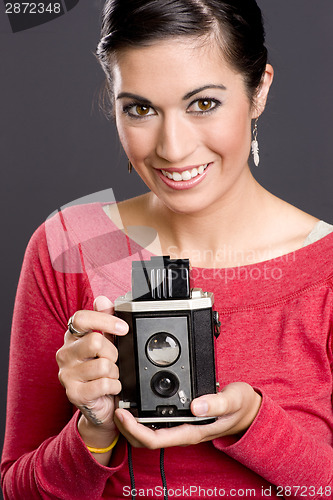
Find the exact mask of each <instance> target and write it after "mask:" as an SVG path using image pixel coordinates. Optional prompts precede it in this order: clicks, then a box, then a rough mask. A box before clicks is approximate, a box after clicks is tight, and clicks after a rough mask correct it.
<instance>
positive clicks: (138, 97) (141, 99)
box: [117, 84, 227, 106]
mask: <svg viewBox="0 0 333 500" xmlns="http://www.w3.org/2000/svg"><path fill="white" fill-rule="evenodd" d="M207 89H222V90H227V87H225V86H224V85H214V84H209V85H204V86H202V87H199V88H197V89H194V90H191V91H190V92H188V93H187V94H185V95H184V97H183V101H187V100H188V99H190V98H191V97H193V96H194V95H195V94H199V92H203V91H204V90H207ZM124 98H128V99H134V100H136V101H139V102H144V103H145V104H146V105H147V106H152V104H153V103H152V102H151V101H150V100H149V99H147V98H146V97H143V96H141V95H138V94H132V93H131V92H120V94H118V96H117V99H124Z"/></svg>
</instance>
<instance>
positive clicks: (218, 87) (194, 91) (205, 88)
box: [183, 84, 227, 101]
mask: <svg viewBox="0 0 333 500" xmlns="http://www.w3.org/2000/svg"><path fill="white" fill-rule="evenodd" d="M207 89H222V90H227V87H225V86H224V85H214V84H209V85H204V86H203V87H199V88H198V89H195V90H191V92H188V93H187V94H185V95H184V97H183V101H187V99H190V98H191V97H193V96H194V95H195V94H199V92H202V91H203V90H207Z"/></svg>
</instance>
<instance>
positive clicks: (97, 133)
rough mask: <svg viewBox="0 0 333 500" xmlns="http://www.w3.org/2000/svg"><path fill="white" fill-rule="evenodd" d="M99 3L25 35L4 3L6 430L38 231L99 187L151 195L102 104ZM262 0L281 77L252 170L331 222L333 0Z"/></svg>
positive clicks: (1, 394) (0, 149)
mask: <svg viewBox="0 0 333 500" xmlns="http://www.w3.org/2000/svg"><path fill="white" fill-rule="evenodd" d="M102 4H103V2H102V1H101V0H81V1H80V2H79V4H78V6H77V7H75V8H74V9H73V10H71V11H70V12H68V13H67V14H66V15H64V16H62V17H60V18H58V19H56V20H54V21H52V22H50V23H48V24H45V25H42V26H39V27H36V28H33V29H30V30H27V31H24V32H20V33H16V34H13V33H11V30H10V26H9V22H8V19H7V18H6V16H5V13H4V5H3V3H2V4H1V5H0V61H1V64H0V68H1V69H0V71H1V79H0V89H1V92H0V110H1V111H0V116H1V119H0V155H1V182H0V189H1V196H0V202H1V233H0V234H1V235H2V245H1V257H2V258H1V262H2V266H1V269H2V273H1V275H2V276H1V277H2V280H1V281H2V286H1V334H0V335H1V337H0V339H1V340H0V341H1V350H0V356H1V362H0V370H1V378H0V380H1V384H0V398H1V408H0V411H1V415H0V425H1V433H2V434H3V429H4V418H5V397H6V379H7V366H8V348H9V332H10V322H11V314H12V309H13V304H14V297H15V289H16V285H17V281H18V277H19V271H20V267H21V263H22V258H23V254H24V250H25V247H26V244H27V242H28V239H29V237H30V236H31V234H32V232H33V231H34V230H35V229H36V228H37V227H38V226H39V224H41V223H42V222H43V221H44V220H45V219H46V218H47V217H48V215H50V214H51V213H52V212H53V211H54V210H55V209H57V207H60V206H62V205H64V204H66V203H69V202H71V201H72V200H75V199H77V198H80V197H82V196H85V195H88V194H90V193H92V192H97V191H101V190H104V189H107V188H110V187H112V188H113V190H114V193H115V196H116V199H117V200H120V199H124V198H128V197H131V196H134V195H137V194H140V193H142V192H144V191H145V186H144V185H143V183H142V182H141V181H140V179H139V178H138V177H137V175H136V174H135V173H133V174H132V175H131V176H129V175H128V173H127V165H126V159H125V157H124V155H123V154H122V153H121V147H120V145H119V141H118V139H117V136H116V133H115V129H114V126H113V124H112V123H111V122H108V121H107V120H106V119H105V118H104V117H103V115H102V114H101V113H100V111H99V109H98V99H97V95H98V93H99V90H100V88H101V87H102V83H103V80H104V77H103V74H102V71H101V69H100V68H99V66H98V64H97V62H96V60H95V58H94V56H93V51H94V48H95V45H96V43H97V40H98V32H99V14H100V10H101V6H102ZM259 4H260V6H261V7H262V9H263V13H264V17H265V21H266V31H267V45H268V49H269V52H270V61H271V62H272V64H273V65H274V68H275V72H276V74H275V81H274V85H273V88H272V90H271V93H270V97H269V103H268V107H267V109H266V111H265V114H264V116H263V117H262V118H261V119H260V122H259V145H260V151H261V163H260V166H259V167H258V169H256V170H255V175H256V177H257V179H258V180H259V181H261V182H262V183H263V185H264V186H265V187H266V188H267V189H269V190H271V191H272V192H273V193H274V194H276V195H277V196H280V197H281V198H283V199H285V200H287V201H289V202H290V203H292V204H294V205H296V206H298V207H299V208H301V209H303V210H305V211H307V212H309V213H311V214H313V215H315V216H316V217H318V218H320V219H324V220H326V221H327V222H331V223H333V200H332V196H331V189H332V185H333V171H332V168H331V163H332V144H333V137H332V118H333V99H332V92H333V90H332V89H333V65H332V48H333V29H332V26H333V2H332V0H318V1H316V2H314V1H313V0H293V1H292V2H290V0H279V1H273V0H271V1H269V0H260V1H259ZM31 410H32V411H33V408H32V409H31ZM1 438H2V435H1ZM1 443H2V439H1ZM0 446H1V445H0Z"/></svg>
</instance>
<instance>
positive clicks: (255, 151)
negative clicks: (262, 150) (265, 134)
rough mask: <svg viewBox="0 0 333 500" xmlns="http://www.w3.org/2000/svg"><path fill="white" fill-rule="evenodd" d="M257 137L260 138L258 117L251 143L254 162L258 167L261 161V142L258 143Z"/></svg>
mask: <svg viewBox="0 0 333 500" xmlns="http://www.w3.org/2000/svg"><path fill="white" fill-rule="evenodd" d="M257 138H258V118H257V119H256V121H255V124H254V129H253V141H252V144H251V148H252V154H253V161H254V164H255V166H256V167H257V166H258V165H259V161H260V159H259V144H258V140H257Z"/></svg>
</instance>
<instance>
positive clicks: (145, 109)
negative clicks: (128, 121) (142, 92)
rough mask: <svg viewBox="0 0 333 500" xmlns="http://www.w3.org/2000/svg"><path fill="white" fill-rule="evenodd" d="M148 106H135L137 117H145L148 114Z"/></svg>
mask: <svg viewBox="0 0 333 500" xmlns="http://www.w3.org/2000/svg"><path fill="white" fill-rule="evenodd" d="M149 110H150V107H149V106H135V111H136V113H137V114H138V115H139V116H146V115H148V114H149Z"/></svg>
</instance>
